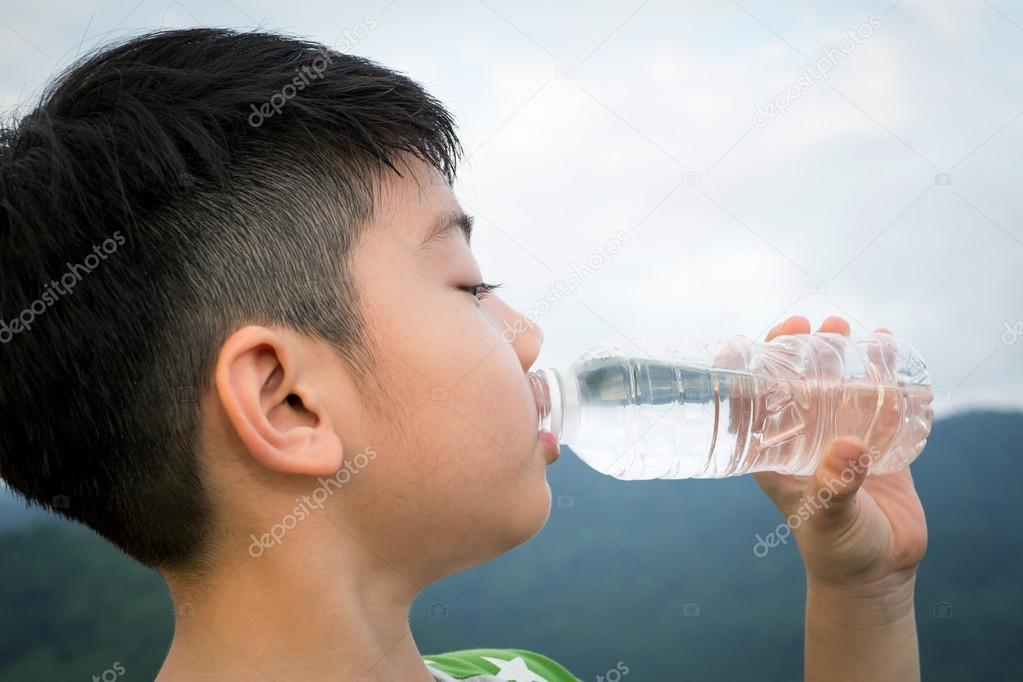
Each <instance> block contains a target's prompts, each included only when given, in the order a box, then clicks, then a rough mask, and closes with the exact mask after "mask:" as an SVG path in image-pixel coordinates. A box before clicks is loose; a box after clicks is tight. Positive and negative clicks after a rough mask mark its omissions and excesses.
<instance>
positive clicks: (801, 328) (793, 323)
mask: <svg viewBox="0 0 1023 682" xmlns="http://www.w3.org/2000/svg"><path fill="white" fill-rule="evenodd" d="M809 333H810V320H808V319H806V318H805V317H803V316H802V315H793V316H792V317H790V318H788V319H787V320H785V321H784V322H782V323H781V324H778V325H775V326H774V327H773V328H772V329H771V331H769V332H767V337H766V338H767V340H768V341H770V340H771V339H773V338H774V337H776V336H782V335H783V334H809Z"/></svg>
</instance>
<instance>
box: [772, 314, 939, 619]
mask: <svg viewBox="0 0 1023 682" xmlns="http://www.w3.org/2000/svg"><path fill="white" fill-rule="evenodd" d="M818 331H821V332H834V333H839V334H844V335H846V336H848V335H849V323H848V322H846V321H845V320H844V319H842V318H840V317H829V318H828V319H827V320H825V321H824V323H823V324H822V325H821V326H820V329H818ZM877 331H888V330H886V329H883V328H882V329H878V330H877ZM808 333H810V323H809V321H808V320H807V319H806V318H805V317H802V316H795V317H790V318H789V319H787V320H785V322H783V323H782V324H780V325H778V326H777V327H775V328H774V329H772V330H771V331H770V332H769V333H768V334H767V340H768V341H770V340H771V339H772V338H774V337H776V336H779V335H782V334H808ZM866 452H867V446H866V445H865V444H864V442H863V441H862V440H860V439H859V438H856V437H854V436H841V437H839V438H837V439H836V440H835V441H834V442H832V443H831V444H830V446H829V449H828V452H827V453H826V455H825V456H824V458H823V459H822V460H821V462H820V464H819V465H818V467H817V470H816V471H815V473H814V475H813V476H790V475H784V474H779V473H775V472H769V471H768V472H758V473H755V474H753V477H754V478H755V479H756V481H757V483H758V484H759V485H760V487H761V488H762V489H763V490H764V492H765V493H767V496H768V497H770V498H771V501H772V502H774V504H775V506H777V507H778V509H779V510H780V511H781V513H782V515H783V516H784V517H785V518H786V519H789V518H790V516H791V515H792V514H797V510H798V509H799V508H800V505H801V504H803V501H804V500H810V499H813V500H815V501H818V502H819V504H817V505H811V504H807V506H806V507H805V509H806V510H807V511H809V514H810V516H809V518H808V519H801V521H800V522H799V523H798V524H796V523H795V522H793V524H792V525H795V526H797V527H795V528H794V529H793V531H792V535H793V537H795V539H796V544H797V545H798V546H799V551H800V553H801V554H802V556H803V563H804V565H805V567H806V577H807V586H808V589H811V590H814V589H816V590H819V591H821V592H830V593H838V594H845V595H848V596H850V597H853V598H855V599H870V598H873V597H878V598H883V597H886V596H889V597H890V596H894V595H896V594H897V593H904V592H905V591H906V590H908V591H909V593H910V595H911V593H912V589H913V587H912V585H913V583H914V579H915V576H916V568H917V565H918V564H919V563H920V561H921V560H922V559H923V556H924V552H925V551H926V548H927V524H926V521H925V519H924V511H923V507H922V506H921V504H920V498H919V497H917V494H916V489H915V488H914V487H913V478H912V476H911V475H910V471H909V468H908V467H907V468H905V469H903V470H901V471H899V472H897V473H893V474H887V475H883V476H879V475H874V476H870V475H867V474H868V472H867V471H866V470H864V469H863V467H862V466H860V464H858V463H857V462H858V459H860V455H861V454H863V453H866ZM868 455H869V453H868ZM867 460H868V457H863V458H862V460H861V461H863V462H866V461H867ZM868 468H869V467H868ZM844 469H851V470H852V472H853V473H854V474H855V475H853V476H852V477H851V478H850V474H848V473H847V474H846V475H845V478H843V477H842V472H843V470H844ZM847 481H848V482H847ZM825 488H828V489H830V490H831V491H832V494H831V496H830V499H827V498H828V495H827V493H826V492H824V493H823V494H822V492H821V491H822V490H824V489H825ZM826 499H827V504H826V506H825V505H824V504H823V502H824V500H826ZM815 508H816V511H813V510H814V509H815ZM804 513H805V512H804ZM909 603H910V605H911V604H912V597H911V596H910V597H909Z"/></svg>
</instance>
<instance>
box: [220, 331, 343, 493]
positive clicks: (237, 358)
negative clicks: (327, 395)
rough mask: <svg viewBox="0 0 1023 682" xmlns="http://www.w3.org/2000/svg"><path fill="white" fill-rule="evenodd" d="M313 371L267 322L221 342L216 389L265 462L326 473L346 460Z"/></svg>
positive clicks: (241, 432)
mask: <svg viewBox="0 0 1023 682" xmlns="http://www.w3.org/2000/svg"><path fill="white" fill-rule="evenodd" d="M314 374H315V368H314V367H310V366H308V365H307V364H305V363H304V362H303V354H302V352H301V348H298V347H296V344H295V342H294V340H293V339H290V338H287V337H285V336H284V335H282V334H278V333H276V332H274V331H272V330H270V329H267V328H266V327H260V326H247V327H243V328H242V329H239V330H237V331H235V332H234V333H233V334H232V335H231V337H230V338H228V339H227V341H225V342H224V345H223V346H222V347H221V349H220V354H219V356H218V358H217V363H216V367H215V370H214V376H215V383H216V395H217V397H218V398H219V400H220V402H221V404H222V405H223V407H224V412H225V413H226V415H227V418H228V421H229V422H230V424H231V426H233V427H234V430H235V432H237V434H238V437H239V438H240V439H241V441H242V443H243V444H244V445H245V447H246V449H248V451H249V452H250V453H252V456H253V457H255V458H256V460H258V461H259V462H260V463H261V464H263V466H266V467H268V468H270V469H275V470H277V471H280V472H283V473H291V474H305V475H310V476H322V475H331V474H333V473H335V472H336V471H337V470H338V469H340V468H341V465H342V464H343V463H344V458H343V454H344V453H343V448H342V446H341V439H340V437H339V436H338V434H337V432H336V431H335V430H334V425H332V424H331V422H330V417H329V411H328V410H327V405H325V404H323V403H322V402H321V400H320V395H318V394H317V392H316V391H315V390H314V385H315V384H314V382H313V377H314Z"/></svg>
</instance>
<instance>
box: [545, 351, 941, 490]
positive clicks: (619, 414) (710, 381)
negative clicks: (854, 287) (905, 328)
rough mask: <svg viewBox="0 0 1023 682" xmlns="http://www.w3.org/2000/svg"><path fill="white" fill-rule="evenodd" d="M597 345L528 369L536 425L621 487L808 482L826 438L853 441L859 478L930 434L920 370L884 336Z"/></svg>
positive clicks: (914, 451)
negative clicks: (866, 457)
mask: <svg viewBox="0 0 1023 682" xmlns="http://www.w3.org/2000/svg"><path fill="white" fill-rule="evenodd" d="M626 345H627V344H624V343H623V344H613V345H606V346H598V347H595V348H593V349H591V350H590V351H587V352H586V353H584V354H583V355H582V356H581V357H580V358H579V359H578V360H576V361H575V362H574V363H573V364H572V365H571V367H569V368H567V369H565V370H556V369H543V370H538V371H534V372H531V373H530V381H531V383H532V386H533V392H534V395H535V397H536V402H537V410H538V413H539V421H540V429H541V430H544V431H550V432H551V433H553V434H554V436H555V437H556V438H557V439H558V440H559V441H560V442H562V443H565V444H566V445H568V446H569V447H571V448H572V450H573V451H574V452H575V453H576V454H577V455H578V456H579V457H580V459H582V460H583V461H584V462H586V464H588V465H589V466H591V467H592V468H594V469H596V470H597V471H600V472H602V473H605V474H608V475H611V476H614V477H616V478H621V479H647V478H722V477H725V476H737V475H740V474H747V473H753V472H756V471H777V472H781V473H787V474H798V475H809V474H811V473H812V472H813V471H814V469H815V468H816V466H817V463H818V461H819V459H820V457H821V456H822V455H823V453H824V450H825V448H826V447H827V445H828V443H830V442H831V441H832V440H833V439H834V438H836V437H838V436H843V435H853V436H858V437H860V438H862V439H863V441H864V442H865V443H866V444H867V446H868V447H869V448H870V456H871V464H870V468H869V470H870V472H871V473H873V474H885V473H890V472H893V471H897V470H899V469H902V468H904V467H906V466H908V465H909V463H910V462H912V461H913V460H914V459H916V457H917V456H918V455H919V454H920V452H921V451H922V450H923V448H924V445H925V444H926V441H927V436H928V435H929V434H930V430H931V419H932V409H931V400H932V390H931V379H930V376H929V375H928V373H927V367H926V365H925V363H924V361H923V359H922V358H921V357H920V354H919V353H917V352H916V351H915V350H914V349H913V348H912V347H911V346H910V345H909V344H908V343H906V342H905V341H903V340H901V339H899V338H897V337H895V336H893V335H891V334H887V333H877V334H874V335H870V336H865V337H861V338H856V337H853V338H850V337H847V336H844V335H841V334H834V333H821V332H818V333H815V334H795V335H785V336H779V337H777V338H775V339H773V340H772V341H769V342H767V341H752V340H750V339H747V338H745V337H743V336H736V337H734V338H732V339H730V340H728V341H726V342H724V343H709V344H704V345H703V347H702V349H701V351H699V352H692V351H690V352H689V353H680V352H679V351H666V352H665V353H663V354H661V355H660V356H658V357H637V356H636V355H635V354H630V353H628V352H626V351H625V350H624V347H626Z"/></svg>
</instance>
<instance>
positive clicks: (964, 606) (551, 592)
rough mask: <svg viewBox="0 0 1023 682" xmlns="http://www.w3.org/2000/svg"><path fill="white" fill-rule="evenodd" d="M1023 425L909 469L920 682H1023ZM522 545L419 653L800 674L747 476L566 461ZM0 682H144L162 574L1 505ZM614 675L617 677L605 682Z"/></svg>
mask: <svg viewBox="0 0 1023 682" xmlns="http://www.w3.org/2000/svg"><path fill="white" fill-rule="evenodd" d="M1021 441H1023V414H1021V413H1005V412H971V413H964V414H960V415H957V416H954V417H949V418H946V419H942V420H939V421H938V422H936V423H935V425H934V429H933V433H932V436H931V438H930V440H929V442H928V445H927V449H926V451H925V452H924V454H923V455H922V457H921V458H920V459H919V460H918V461H917V462H916V463H914V465H913V474H914V478H915V480H916V484H917V489H918V491H919V493H920V496H921V498H922V499H923V502H924V506H925V508H926V511H927V517H928V528H929V533H930V543H929V549H928V553H927V557H926V559H925V560H924V564H923V565H922V566H921V569H920V575H919V580H918V590H917V620H918V626H919V630H920V648H921V656H922V663H923V671H924V679H926V680H929V681H940V680H963V679H970V680H973V679H978V680H979V679H983V680H1015V679H1023V651H1021V650H1020V647H1019V643H1020V642H1023V614H1021V613H1020V609H1021V608H1023V583H1021V581H1020V580H1019V576H1020V575H1023V509H1021V508H1020V506H1019V505H1018V504H1017V503H1016V499H1015V496H1016V493H1015V489H1014V487H1015V482H1016V481H1019V480H1023V454H1021V449H1020V448H1019V446H1018V445H1017V443H1019V442H1021ZM565 455H567V456H563V457H562V458H561V460H559V462H558V463H557V464H555V465H553V466H552V467H551V468H550V469H549V472H548V474H549V479H550V481H551V488H552V491H553V494H554V497H555V503H554V506H553V509H552V510H551V517H550V521H549V522H548V524H547V526H546V527H545V528H544V529H543V530H542V531H541V532H540V533H539V534H538V535H537V536H536V537H535V538H533V539H532V540H531V541H530V542H528V543H526V544H525V545H523V546H521V547H518V548H516V549H514V550H512V551H510V552H508V553H506V554H505V555H503V556H501V557H499V558H498V559H496V560H494V561H492V562H489V563H488V564H485V565H483V566H479V567H476V568H474V569H471V570H469V571H465V572H462V573H459V574H457V575H454V576H451V577H449V578H448V579H446V580H443V581H441V582H439V583H437V584H436V585H433V586H431V587H430V588H429V589H427V590H426V591H425V592H424V593H423V594H422V595H420V597H419V599H417V601H416V603H415V605H414V608H413V614H412V618H413V631H414V633H415V635H416V639H417V641H418V642H419V645H420V649H421V650H422V651H423V652H424V653H435V652H439V651H443V650H450V649H457V648H466V647H478V646H479V647H482V646H501V647H521V648H527V649H533V650H536V651H540V652H542V653H545V654H547V655H548V656H551V657H552V658H554V659H556V660H558V661H559V662H561V663H563V664H564V665H566V666H567V667H568V668H570V669H571V670H572V671H573V672H575V674H576V675H578V676H579V677H581V678H583V679H595V678H596V676H597V675H607V673H608V671H609V670H612V669H614V668H615V667H616V665H618V664H619V663H621V664H623V665H624V666H628V669H629V673H628V674H627V675H625V676H624V678H623V679H633V680H637V681H643V680H651V681H654V682H670V681H675V680H753V679H755V680H796V679H801V672H800V671H801V663H802V617H803V574H802V569H801V565H800V561H799V557H798V553H797V551H796V549H795V547H794V546H792V544H791V543H790V544H788V545H786V546H779V547H776V548H774V549H772V550H771V551H770V552H769V553H768V554H767V555H766V556H764V557H762V558H759V557H757V556H755V555H754V553H753V546H754V543H755V542H756V539H755V535H756V534H760V535H765V534H766V533H768V532H770V531H771V530H772V529H774V528H775V527H776V526H777V525H778V524H779V523H780V522H781V517H780V515H779V514H778V512H777V511H776V510H775V509H774V507H773V506H772V505H771V504H770V502H769V501H768V500H767V499H766V498H765V497H764V495H763V494H762V493H761V492H760V490H759V488H758V487H757V486H756V483H755V482H754V481H753V480H752V478H750V477H740V478H735V479H724V480H702V481H698V480H683V481H629V482H626V481H619V480H617V479H613V478H609V477H605V476H602V475H600V474H597V473H596V472H594V471H592V470H590V469H588V468H587V467H586V466H585V465H584V464H582V463H581V462H580V461H579V460H578V459H577V458H575V457H573V456H571V455H570V453H568V452H566V453H565ZM0 547H2V548H3V553H2V555H0V606H2V608H0V633H2V637H0V680H47V681H48V680H70V679H91V678H92V676H93V675H102V673H103V672H104V671H105V670H108V669H111V668H112V667H113V666H114V665H115V664H119V665H121V666H123V669H124V670H125V674H124V675H122V676H120V677H119V678H118V679H124V680H135V679H138V680H148V679H152V677H153V675H154V674H155V671H156V670H157V669H158V668H159V665H160V662H161V661H162V658H163V655H164V653H165V651H166V648H167V646H168V644H169V642H170V637H171V633H172V630H173V615H172V612H171V608H172V606H171V602H170V599H169V597H168V594H167V590H166V588H165V587H164V586H163V584H162V581H161V580H160V578H159V576H158V575H157V574H155V573H153V572H152V571H149V570H147V569H144V568H142V567H140V566H138V565H136V564H135V563H134V562H132V561H130V560H128V559H127V558H125V557H124V556H123V555H122V554H121V553H120V552H118V551H117V550H116V549H114V548H112V547H111V546H110V545H108V544H107V543H106V542H105V541H103V540H102V539H100V538H98V537H96V536H95V535H94V534H93V533H92V532H91V531H88V530H86V529H83V528H80V527H77V526H74V525H72V524H68V523H65V522H63V521H60V520H57V519H55V518H53V517H51V516H49V515H47V514H44V513H41V512H39V511H37V510H26V509H25V507H24V505H23V504H22V503H21V502H19V501H17V500H14V499H12V498H11V497H10V496H9V495H3V494H0ZM611 679H614V678H613V677H612V678H611Z"/></svg>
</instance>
